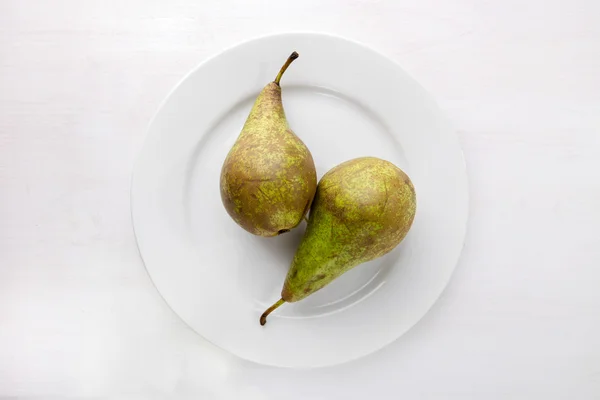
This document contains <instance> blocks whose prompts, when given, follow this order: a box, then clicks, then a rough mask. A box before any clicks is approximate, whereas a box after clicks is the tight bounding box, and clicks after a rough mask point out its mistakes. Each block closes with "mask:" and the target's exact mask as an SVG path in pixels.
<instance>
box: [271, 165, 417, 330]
mask: <svg viewBox="0 0 600 400" xmlns="http://www.w3.org/2000/svg"><path fill="white" fill-rule="evenodd" d="M415 212H416V195H415V188H414V186H413V184H412V182H411V180H410V179H409V177H408V176H407V175H406V174H405V173H404V172H403V171H402V170H401V169H400V168H398V167H396V166H395V165H394V164H392V163H391V162H389V161H384V160H381V159H379V158H374V157H363V158H356V159H353V160H350V161H346V162H344V163H342V164H340V165H338V166H337V167H335V168H333V169H332V170H330V171H329V172H327V173H326V174H325V175H324V176H323V178H322V179H321V181H320V182H319V185H318V186H317V193H316V195H315V199H314V201H313V204H312V206H311V211H310V217H309V221H308V226H307V228H306V232H305V234H304V237H303V238H302V242H301V243H300V246H299V247H298V250H297V251H296V255H295V256H294V259H293V261H292V264H291V267H290V269H289V271H288V274H287V277H286V279H285V283H284V285H283V290H282V291H281V300H279V301H278V302H277V303H275V304H274V305H273V306H271V307H270V308H269V309H268V310H267V311H265V313H264V314H263V315H262V316H261V318H260V323H261V325H264V324H265V323H266V318H267V315H269V313H271V312H272V311H273V310H274V309H276V308H277V307H279V306H280V305H281V304H283V303H285V302H290V303H291V302H296V301H299V300H302V299H304V298H305V297H307V296H309V295H311V294H312V293H314V292H316V291H317V290H319V289H321V288H323V287H324V286H325V285H327V284H328V283H330V282H331V281H333V280H334V279H335V278H337V277H338V276H340V275H342V274H343V273H344V272H346V271H348V270H350V269H351V268H353V267H355V266H357V265H359V264H362V263H364V262H366V261H370V260H373V259H375V258H378V257H381V256H383V255H384V254H386V253H388V252H390V251H391V250H392V249H393V248H394V247H396V246H397V245H398V244H399V243H400V242H401V241H402V239H404V237H405V236H406V234H407V233H408V230H409V229H410V227H411V225H412V222H413V219H414V217H415Z"/></svg>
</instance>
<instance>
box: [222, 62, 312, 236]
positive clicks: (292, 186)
mask: <svg viewBox="0 0 600 400" xmlns="http://www.w3.org/2000/svg"><path fill="white" fill-rule="evenodd" d="M297 57H298V53H296V52H294V53H292V55H291V56H290V57H289V58H288V60H287V62H286V63H285V65H284V66H283V67H282V68H281V71H280V72H279V74H278V75H277V78H276V79H275V81H273V82H271V83H269V84H268V85H266V86H265V87H264V89H263V90H262V91H261V92H260V94H259V95H258V97H257V98H256V101H255V102H254V105H253V107H252V110H251V111H250V114H249V115H248V118H247V120H246V122H245V124H244V127H243V128H242V131H241V133H240V135H239V136H238V138H237V140H236V142H235V144H234V145H233V147H232V148H231V150H230V151H229V154H228V155H227V158H226V159H225V162H224V163H223V167H222V169H221V181H220V186H221V199H222V201H223V205H224V206H225V209H226V210H227V212H228V214H229V215H230V216H231V218H232V219H233V220H234V221H235V222H236V223H237V224H238V225H240V226H241V227H242V228H244V229H245V230H247V231H248V232H250V233H253V234H255V235H259V236H276V235H278V234H280V233H284V232H287V231H289V230H291V229H293V228H294V227H296V226H297V225H298V224H299V223H300V222H301V221H302V219H303V218H304V216H305V215H306V213H307V211H308V209H309V207H310V204H311V202H312V199H313V197H314V194H315V190H316V186H317V174H316V170H315V164H314V161H313V158H312V155H311V153H310V151H309V150H308V148H307V147H306V145H305V144H304V143H303V142H302V140H301V139H300V138H299V137H298V136H296V134H295V133H294V132H293V131H292V130H291V129H290V127H289V125H288V121H287V118H286V116H285V112H284V108H283V103H282V100H281V87H280V86H279V80H280V79H281V76H282V75H283V73H284V72H285V70H286V69H287V67H288V66H289V65H290V63H291V62H292V61H293V60H294V59H296V58H297Z"/></svg>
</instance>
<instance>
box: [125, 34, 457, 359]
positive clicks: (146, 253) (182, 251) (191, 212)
mask: <svg viewBox="0 0 600 400" xmlns="http://www.w3.org/2000/svg"><path fill="white" fill-rule="evenodd" d="M293 50H297V51H298V52H299V53H300V58H299V59H298V60H296V61H295V62H294V63H293V64H292V65H291V66H290V68H289V69H288V70H287V72H286V73H285V75H284V77H283V79H282V81H281V86H282V93H283V102H284V107H285V111H286V115H287V117H288V120H289V123H290V126H291V128H292V129H293V130H294V131H295V132H296V134H297V135H298V136H299V137H300V138H301V139H302V140H303V141H304V142H305V143H306V145H307V146H308V148H309V149H310V150H311V152H312V154H313V158H314V160H315V164H316V166H317V174H318V176H319V177H321V176H322V175H323V174H324V173H325V172H326V171H328V170H329V169H330V168H332V167H334V166H335V165H337V164H339V163H341V162H343V161H345V160H348V159H351V158H355V157H361V156H376V157H380V158H383V159H386V160H389V161H391V162H393V163H395V164H396V165H398V166H399V167H400V168H402V169H403V170H405V171H406V172H407V173H408V174H409V176H410V177H411V179H412V180H413V183H414V185H415V188H416V192H417V215H416V218H415V222H414V224H413V227H412V229H411V230H410V232H409V234H408V236H407V238H406V239H405V240H404V241H403V242H402V243H401V244H400V246H398V248H396V249H395V250H394V251H393V252H391V253H390V254H388V255H386V256H384V257H382V258H380V259H378V260H375V261H373V262H370V263H367V264H363V265H360V266H358V267H356V268H354V269H353V270H351V271H349V272H348V273H346V274H345V275H343V276H342V277H340V278H338V279H337V280H336V281H334V282H333V283H332V284H330V285H329V286H327V287H325V288H324V289H322V290H321V291H319V292H317V293H315V294H314V295H312V296H309V297H308V298H306V299H305V300H303V301H300V302H298V303H294V304H285V305H284V306H282V307H280V308H279V309H278V310H277V311H275V312H274V313H273V314H272V315H271V316H270V317H269V322H268V323H267V325H265V326H264V327H263V326H260V324H259V316H260V315H261V313H262V312H263V311H264V310H265V308H267V307H268V306H270V305H271V304H272V303H273V302H275V301H276V300H278V299H279V297H280V291H281V287H282V284H283V281H284V278H285V275H286V273H287V270H288V267H289V264H290V261H291V259H292V257H293V254H294V250H295V249H296V247H297V246H298V243H299V241H300V239H301V237H302V234H303V232H304V229H305V223H302V224H301V225H300V226H299V227H298V228H296V229H295V230H293V231H292V232H290V233H287V234H285V235H282V236H279V237H276V238H261V237H256V236H253V235H251V234H249V233H247V232H246V231H244V230H243V229H242V228H240V227H239V226H237V225H236V224H235V223H234V222H233V221H232V220H231V219H230V218H229V216H228V215H227V212H226V211H225V209H224V207H223V205H222V204H221V198H220V193H219V175H220V171H221V166H222V164H223V160H224V159H225V156H226V155H227V152H228V151H229V149H230V148H231V146H232V145H233V143H234V142H235V140H236V137H237V135H238V134H239V132H240V129H241V128H242V125H243V124H244V121H245V119H246V117H247V115H248V112H249V111H250V108H251V106H252V103H253V101H254V98H255V97H256V96H257V94H258V93H259V92H260V90H261V89H262V88H263V86H264V85H266V84H267V83H268V82H270V81H272V80H273V79H274V78H275V75H276V74H277V72H278V71H279V68H280V67H281V65H282V64H283V62H284V61H285V60H286V58H287V56H288V55H289V54H290V53H291V52H292V51H293ZM467 199H468V198H467V178H466V172H465V164H464V161H463V156H462V152H461V149H460V146H459V143H458V140H457V137H456V135H455V133H454V132H453V130H452V129H451V127H450V126H449V124H448V122H447V121H446V119H445V118H444V117H443V116H442V115H441V113H440V111H439V109H438V107H437V106H436V104H435V102H434V101H433V100H432V98H431V97H430V96H429V95H428V94H427V93H426V92H425V90H423V89H422V88H421V86H419V85H418V84H417V83H416V82H415V81H414V80H413V79H411V78H410V77H409V76H408V75H407V74H406V73H405V72H404V71H402V69H401V68H400V67H398V65H396V64H395V63H394V62H392V61H390V60H389V59H387V58H385V57H383V56H382V55H380V54H378V53H376V52H374V51H373V50H371V49H369V48H367V47H364V46H362V45H359V44H357V43H354V42H351V41H348V40H345V39H341V38H337V37H332V36H328V35H321V34H312V33H311V34H305V33H302V34H283V35H277V36H269V37H264V38H260V39H257V40H252V41H250V42H247V43H243V44H241V45H238V46H236V47H234V48H232V49H229V50H227V51H225V52H223V53H221V54H219V55H218V56H216V57H214V58H212V59H210V60H208V61H206V62H204V63H203V64H201V65H200V66H199V67H198V68H196V69H195V70H194V71H193V72H192V73H190V74H189V75H188V76H187V77H186V78H185V79H184V80H183V81H182V82H181V83H180V84H179V85H178V86H177V87H176V89H175V90H174V91H173V92H172V93H171V94H170V95H169V96H168V98H167V100H166V101H165V102H164V104H163V105H162V107H161V108H160V110H159V111H158V113H157V115H156V116H155V118H154V120H153V121H152V123H151V125H150V128H149V132H148V139H147V142H146V144H145V145H144V148H143V150H142V152H141V154H140V156H139V159H138V162H137V164H136V167H135V171H134V175H133V182H132V193H131V202H132V214H133V223H134V226H135V233H136V236H137V241H138V245H139V248H140V252H141V254H142V257H143V259H144V263H145V265H146V268H147V269H148V272H149V274H150V276H151V278H152V280H153V281H154V283H155V285H156V287H157V288H158V290H159V292H160V293H161V294H162V296H163V297H164V299H165V300H166V301H167V303H168V304H169V305H170V306H171V308H172V309H173V310H174V311H175V312H176V313H177V314H178V315H179V316H180V317H181V318H182V319H183V320H184V321H185V322H186V323H187V324H188V325H189V326H190V327H191V328H192V329H194V330H195V331H196V332H198V334H200V335H202V336H203V337H205V338H206V339H208V340H209V341H211V342H212V343H214V344H216V345H217V346H219V347H221V348H223V349H225V350H227V351H229V352H231V353H233V354H235V355H237V356H239V357H242V358H244V359H246V360H250V361H254V362H257V363H262V364H268V365H273V366H284V367H316V366H325V365H332V364H337V363H342V362H345V361H349V360H352V359H356V358H358V357H361V356H364V355H367V354H369V353H372V352H374V351H376V350H378V349H380V348H382V347H383V346H385V345H387V344H388V343H390V342H392V341H393V340H395V339H396V338H398V337H399V336H400V335H402V334H403V333H405V332H406V331H407V330H408V329H410V328H411V327H412V326H413V325H414V324H415V323H416V322H417V321H418V320H419V319H420V318H421V317H422V316H423V315H424V314H425V313H426V312H427V310H428V309H429V308H430V307H431V306H432V304H433V303H434V302H435V300H436V299H437V298H438V296H439V295H440V293H441V292H442V290H443V289H444V287H445V285H446V283H447V282H448V280H449V278H450V275H451V274H452V271H453V269H454V266H455V264H456V262H457V260H458V257H459V255H460V252H461V248H462V244H463V239H464V236H465V228H466V220H467V213H468V207H467Z"/></svg>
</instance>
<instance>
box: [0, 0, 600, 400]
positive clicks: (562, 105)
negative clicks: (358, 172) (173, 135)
mask: <svg viewBox="0 0 600 400" xmlns="http://www.w3.org/2000/svg"><path fill="white" fill-rule="evenodd" d="M598 21H600V2H598V1H597V0H528V1H524V0H494V1H479V0H421V1H412V0H399V1H393V0H381V1H375V0H373V1H357V0H305V1H293V2H291V1H282V0H280V1H272V2H267V1H252V2H247V1H243V0H237V1H217V0H211V1H199V0H171V1H169V2H167V1H162V2H158V1H157V2H155V1H148V0H120V1H87V0H54V1H43V0H39V1H33V0H0V396H22V397H40V398H49V397H54V398H64V397H111V398H123V399H138V398H139V399H162V398H183V399H186V398H189V399H192V398H193V399H244V400H250V399H277V400H279V399H289V400H295V399H473V400H475V399H477V400H481V399H486V400H487V399H528V400H530V399H544V400H548V399H578V400H581V399H584V400H587V399H599V398H600V23H598ZM290 30H314V31H323V32H330V33H335V34H338V35H342V36H346V37H349V38H352V39H356V40H359V41H361V42H364V43H366V44H368V45H370V46H372V47H373V48H375V49H377V50H379V51H381V52H383V53H384V54H387V55H388V56H390V57H391V58H393V59H395V60H396V61H398V62H399V63H400V64H401V65H402V66H403V67H404V68H405V69H406V70H407V71H408V72H409V73H410V74H411V75H413V76H414V77H415V78H416V79H417V80H418V81H419V82H421V83H422V84H423V86H425V87H426V88H427V89H428V90H429V91H431V93H432V94H433V95H434V97H435V98H436V99H437V100H438V102H439V104H440V106H441V107H442V108H443V109H444V111H445V112H446V113H447V114H448V115H449V117H450V118H451V119H452V120H453V121H454V123H455V125H456V126H457V128H458V134H459V136H460V139H461V142H462V145H463V148H464V152H465V157H466V160H467V163H468V172H469V178H470V184H471V189H470V195H471V219H470V222H469V228H468V229H469V230H468V234H467V239H466V244H465V249H464V252H463V255H462V257H461V260H460V263H459V265H458V267H457V269H456V272H455V274H454V276H453V278H452V280H451V282H450V284H449V286H448V288H447V289H446V291H445V292H444V294H443V296H442V298H441V299H440V300H439V301H438V302H437V304H436V305H435V306H434V308H433V309H432V310H431V312H429V314H427V315H426V317H425V318H424V319H423V320H422V321H421V322H420V323H419V324H418V325H417V326H416V327H415V328H414V329H412V330H411V331H410V332H409V333H408V334H407V335H405V336H404V337H402V338H401V339H400V340H398V341H396V342H395V343H393V344H392V345H390V346H388V347H386V348H385V349H384V350H382V351H380V352H378V353H376V354H373V355H371V356H369V357H367V358H364V359H361V360H359V361H356V362H352V363H349V364H345V365H341V366H337V367H332V368H326V369H318V370H305V371H294V370H285V369H274V368H267V367H262V366H259V365H254V364H251V363H247V362H243V361H241V360H239V359H237V358H236V357H234V356H231V355H228V354H226V353H224V352H222V351H221V350H219V349H216V348H214V347H213V346H211V345H210V344H208V343H207V342H206V341H204V340H203V339H202V338H200V337H199V336H198V335H196V334H195V333H193V332H191V331H190V330H189V329H187V328H186V327H185V326H184V324H183V323H182V322H181V321H180V320H179V319H178V317H177V316H176V315H175V314H174V313H173V312H172V311H171V310H170V309H169V308H168V307H167V306H166V304H165V303H164V302H163V301H162V299H161V297H160V296H159V294H158V293H157V291H156V290H155V288H154V287H153V285H152V282H151V281H150V279H149V277H148V275H147V274H146V271H145V269H144V266H143V264H142V261H141V259H140V256H139V254H138V251H137V248H136V243H135V238H134V235H133V230H132V225H131V219H130V213H129V184H130V173H131V170H132V165H133V162H134V159H135V156H136V154H137V152H138V151H139V150H140V148H141V146H142V143H143V141H144V137H145V128H146V126H147V124H148V122H149V120H150V118H151V117H152V115H153V114H154V112H155V111H156V110H157V107H158V105H159V104H160V102H161V101H162V100H163V98H164V97H165V96H166V95H167V93H168V92H169V91H170V89H171V88H172V87H173V86H174V85H175V84H176V83H177V82H178V81H179V80H180V79H181V78H182V76H183V75H184V74H186V73H187V72H188V71H189V70H190V69H191V68H193V67H194V66H195V65H197V64H198V63H199V62H201V61H202V60H204V59H206V58H207V57H209V56H211V55H213V54H215V53H217V52H219V51H221V50H222V49H224V48H225V47H229V46H231V45H233V44H236V43H237V42H239V41H243V40H246V39H248V38H251V37H256V36H260V35H265V34H269V33H277V32H282V31H290Z"/></svg>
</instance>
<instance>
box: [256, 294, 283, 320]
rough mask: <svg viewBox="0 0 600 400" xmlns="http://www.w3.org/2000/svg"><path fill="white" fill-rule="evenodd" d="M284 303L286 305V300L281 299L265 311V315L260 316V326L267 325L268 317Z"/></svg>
mask: <svg viewBox="0 0 600 400" xmlns="http://www.w3.org/2000/svg"><path fill="white" fill-rule="evenodd" d="M283 303H285V300H284V299H279V301H278V302H277V303H275V304H273V305H272V306H271V307H269V308H267V311H265V312H264V313H263V315H261V316H260V324H261V325H264V324H266V323H267V316H268V315H269V314H271V313H272V312H273V311H274V310H275V309H276V308H277V307H279V306H280V305H282V304H283Z"/></svg>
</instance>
